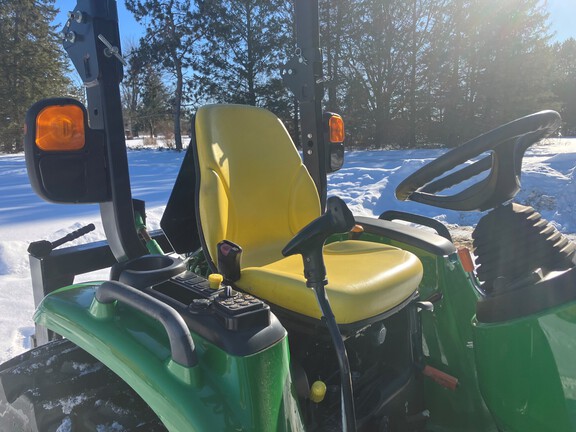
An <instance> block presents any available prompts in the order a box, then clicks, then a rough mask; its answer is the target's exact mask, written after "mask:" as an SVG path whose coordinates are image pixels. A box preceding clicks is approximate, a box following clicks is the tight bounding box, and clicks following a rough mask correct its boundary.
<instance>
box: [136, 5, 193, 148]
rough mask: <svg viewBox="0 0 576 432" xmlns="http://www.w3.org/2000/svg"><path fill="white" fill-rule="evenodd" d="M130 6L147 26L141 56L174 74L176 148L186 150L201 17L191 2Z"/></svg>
mask: <svg viewBox="0 0 576 432" xmlns="http://www.w3.org/2000/svg"><path fill="white" fill-rule="evenodd" d="M126 7H127V9H128V10H130V11H131V12H132V13H133V14H134V17H135V18H136V20H137V21H138V22H141V23H143V24H145V25H146V35H145V36H144V37H143V38H142V39H141V41H140V48H139V50H140V56H142V57H143V58H147V59H148V62H149V63H150V64H154V65H161V66H162V68H163V69H164V70H166V71H167V72H168V73H170V74H171V75H172V78H173V82H174V97H173V106H172V115H173V121H174V140H175V144H176V149H177V150H182V133H181V126H180V125H181V117H182V105H183V102H184V96H185V95H184V86H185V83H186V73H187V71H188V68H189V66H190V65H191V62H192V59H193V57H194V55H195V52H196V51H195V50H196V44H197V43H198V41H199V40H200V37H201V33H200V29H199V25H198V15H197V13H196V12H195V8H194V7H193V4H192V1H191V0H126Z"/></svg>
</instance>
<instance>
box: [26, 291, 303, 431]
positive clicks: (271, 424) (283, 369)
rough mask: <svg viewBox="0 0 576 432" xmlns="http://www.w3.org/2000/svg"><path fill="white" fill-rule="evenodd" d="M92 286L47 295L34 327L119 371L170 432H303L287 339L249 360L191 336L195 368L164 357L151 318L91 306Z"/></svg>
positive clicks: (160, 334)
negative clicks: (195, 357) (61, 339)
mask: <svg viewBox="0 0 576 432" xmlns="http://www.w3.org/2000/svg"><path fill="white" fill-rule="evenodd" d="M96 286H97V285H94V284H80V285H73V286H71V287H66V288H63V289H60V290H58V291H56V292H54V293H52V294H51V295H49V296H47V297H46V298H45V299H44V301H43V302H42V303H41V305H40V306H39V308H38V310H37V311H36V314H35V316H34V318H35V320H36V322H37V323H39V324H41V325H44V326H46V327H48V328H49V329H51V330H54V331H55V332H57V333H59V334H61V335H62V336H64V337H66V338H68V339H70V340H71V341H72V342H74V343H76V344H77V345H78V346H80V347H81V348H83V349H85V350H86V351H88V352H89V353H90V354H92V355H94V356H95V357H96V358H98V359H99V360H100V361H102V363H104V364H105V365H106V366H107V367H109V368H110V369H111V370H113V371H114V372H115V373H116V374H118V375H119V376H120V377H121V378H122V379H124V380H125V381H126V382H127V383H128V384H129V385H130V386H132V387H133V388H134V389H135V390H136V391H137V392H138V394H140V396H141V397H142V398H143V399H144V400H145V401H146V402H147V403H148V404H149V405H150V406H151V407H152V409H153V410H154V411H155V412H156V413H157V415H158V416H159V417H160V419H161V420H162V421H163V422H164V424H165V425H166V426H167V427H168V429H169V430H170V431H178V432H184V431H185V432H193V431H202V432H204V431H213V430H214V431H216V430H217V431H238V430H242V431H268V430H278V431H298V430H303V429H304V428H303V425H302V421H301V418H300V412H299V409H298V405H297V401H296V399H295V397H294V396H293V394H292V383H291V377H290V372H289V353H288V343H287V339H286V338H284V339H282V340H281V341H280V342H277V343H276V344H274V345H272V346H270V347H269V348H267V349H265V350H263V351H261V352H259V353H256V354H254V355H251V356H247V357H235V356H230V355H228V354H227V353H225V352H224V351H222V350H221V349H219V348H217V347H215V346H214V345H212V344H210V343H209V342H207V341H206V340H204V339H202V338H199V337H198V336H197V335H194V334H193V335H192V337H193V340H194V343H195V346H196V352H197V355H198V365H197V366H195V367H192V368H186V367H183V366H181V365H178V364H177V363H175V362H172V361H171V360H170V348H169V346H170V345H169V342H168V337H167V335H166V333H165V330H164V329H163V327H162V326H161V325H160V324H159V323H158V322H156V321H154V320H152V319H151V318H149V317H147V316H145V315H143V314H141V313H138V312H137V311H135V310H133V309H131V308H128V307H125V306H123V305H121V304H115V305H102V304H93V302H94V301H95V300H94V293H95V290H96Z"/></svg>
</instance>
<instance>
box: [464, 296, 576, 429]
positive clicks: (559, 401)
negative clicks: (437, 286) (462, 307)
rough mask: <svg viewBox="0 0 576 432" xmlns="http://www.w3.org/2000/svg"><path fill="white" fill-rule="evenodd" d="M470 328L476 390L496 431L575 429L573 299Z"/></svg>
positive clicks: (575, 320) (575, 315)
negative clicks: (477, 381)
mask: <svg viewBox="0 0 576 432" xmlns="http://www.w3.org/2000/svg"><path fill="white" fill-rule="evenodd" d="M567 288H568V287H567ZM569 288H571V289H573V288H574V287H569ZM474 326H475V328H474V329H475V344H476V358H477V362H478V375H479V378H480V382H481V389H482V393H483V395H484V398H485V400H486V403H487V404H488V406H489V407H490V410H491V411H492V412H493V414H494V417H495V418H496V419H497V422H498V425H499V427H500V429H501V430H502V431H514V432H540V431H543V430H549V431H554V432H569V431H574V430H576V363H575V360H576V343H575V342H574V335H576V303H571V304H568V305H563V306H562V307H559V308H557V309H554V310H551V311H548V312H547V313H542V314H539V315H537V316H530V317H527V318H522V319H517V320H513V321H508V322H503V323H495V324H494V323H493V324H485V323H479V322H477V321H475V322H474Z"/></svg>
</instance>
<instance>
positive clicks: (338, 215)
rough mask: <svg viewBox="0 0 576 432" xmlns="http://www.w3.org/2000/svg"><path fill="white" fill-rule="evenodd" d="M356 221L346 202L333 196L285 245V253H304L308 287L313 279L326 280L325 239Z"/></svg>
mask: <svg viewBox="0 0 576 432" xmlns="http://www.w3.org/2000/svg"><path fill="white" fill-rule="evenodd" d="M354 224H355V221H354V216H353V215H352V212H351V211H350V209H349V208H348V206H347V205H346V203H345V202H344V201H342V200H341V199H340V198H338V197H330V198H328V201H327V203H326V213H324V214H323V215H322V216H320V217H319V218H317V219H314V220H313V221H312V222H310V223H309V224H308V225H306V226H305V227H304V228H302V229H301V230H300V232H299V233H298V234H296V236H294V238H293V239H292V240H290V242H289V243H288V244H287V245H286V246H285V247H284V249H282V255H284V256H290V255H295V254H301V255H302V257H303V258H304V276H305V277H306V281H307V283H308V286H309V287H311V284H313V283H318V282H324V280H325V278H326V268H325V267H324V259H323V258H322V246H323V245H324V242H325V241H326V239H327V238H328V237H330V236H331V235H332V234H337V233H343V232H348V231H350V230H351V229H352V227H353V226H354Z"/></svg>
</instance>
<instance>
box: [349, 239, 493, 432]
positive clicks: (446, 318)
mask: <svg viewBox="0 0 576 432" xmlns="http://www.w3.org/2000/svg"><path fill="white" fill-rule="evenodd" d="M360 239H362V240H368V241H376V242H380V243H386V244H390V245H392V246H396V247H399V248H401V249H404V250H408V251H410V252H412V253H414V254H415V255H416V256H417V257H418V258H420V260H421V261H422V265H423V267H424V275H423V278H422V282H421V283H420V286H419V287H418V290H419V293H420V299H422V300H426V299H429V298H430V297H432V296H441V299H440V300H438V301H436V302H435V303H434V311H425V310H423V311H422V312H421V313H420V317H421V322H422V339H423V340H422V345H423V346H422V350H423V354H424V362H425V364H426V365H430V366H432V367H434V368H436V369H439V370H440V371H442V372H444V373H447V374H449V375H451V376H453V377H455V378H457V379H458V386H457V388H456V389H455V390H449V389H447V388H445V387H442V386H441V385H440V384H438V383H437V382H435V381H433V380H432V379H429V378H427V377H426V378H425V380H424V396H425V401H426V408H427V409H428V410H429V411H430V420H429V422H428V425H427V430H431V431H446V432H449V431H453V432H465V431H486V432H492V431H494V432H496V431H497V428H496V425H495V423H494V420H493V419H492V415H491V414H490V412H489V410H488V408H487V407H486V404H485V403H484V401H483V399H482V395H481V393H480V387H479V383H478V377H477V374H476V359H475V357H474V342H473V333H472V324H471V322H472V319H473V318H474V315H475V313H476V302H477V301H478V298H479V294H478V293H477V291H476V289H475V288H474V286H473V284H472V281H471V279H470V276H469V275H468V274H467V273H466V272H465V271H464V269H463V268H462V265H461V263H460V260H459V258H458V255H457V254H455V253H454V254H451V255H449V256H439V255H435V254H432V253H429V252H427V251H424V250H422V249H420V248H417V247H414V246H412V245H408V244H405V243H402V242H398V241H394V240H390V239H387V238H385V237H383V236H377V235H374V234H363V235H362V236H361V237H360ZM422 366H423V365H422Z"/></svg>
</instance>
